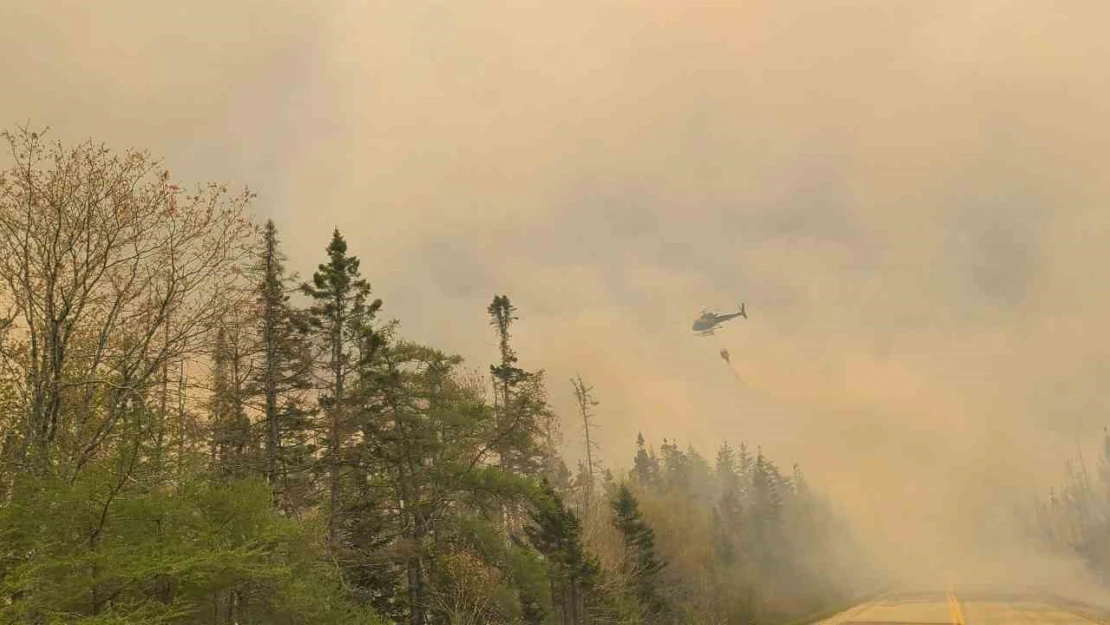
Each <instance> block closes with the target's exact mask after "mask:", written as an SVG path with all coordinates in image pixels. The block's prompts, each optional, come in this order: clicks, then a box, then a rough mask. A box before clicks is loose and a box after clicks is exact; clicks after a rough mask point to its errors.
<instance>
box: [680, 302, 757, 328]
mask: <svg viewBox="0 0 1110 625" xmlns="http://www.w3.org/2000/svg"><path fill="white" fill-rule="evenodd" d="M736 317H743V318H745V319H747V318H748V313H747V312H745V310H744V304H742V303H741V304H740V310H739V311H738V312H734V313H729V314H725V315H719V314H717V313H711V312H709V311H707V310H702V311H701V315H699V316H698V318H697V319H695V320H694V325H693V327H692V328H691V329H692V330H694V332H697V333H698V334H699V335H701V336H711V335H712V334H713V331H714V330H716V329H717V328H718V327H720V325H721V324H722V323H724V322H726V321H728V320H729V319H735V318H736Z"/></svg>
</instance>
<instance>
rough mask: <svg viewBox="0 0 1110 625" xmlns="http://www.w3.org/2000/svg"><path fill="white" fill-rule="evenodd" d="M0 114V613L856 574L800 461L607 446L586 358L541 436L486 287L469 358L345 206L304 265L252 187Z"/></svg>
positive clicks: (552, 614) (292, 603)
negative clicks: (468, 361)
mask: <svg viewBox="0 0 1110 625" xmlns="http://www.w3.org/2000/svg"><path fill="white" fill-rule="evenodd" d="M4 139H5V140H6V142H7V144H8V146H9V147H10V150H11V156H12V162H13V165H12V167H11V168H10V169H9V170H8V171H6V172H4V173H3V174H2V175H0V304H2V306H0V312H2V314H3V317H2V319H0V329H2V334H0V432H2V439H0V620H2V621H3V622H10V623H28V624H31V623H55V622H66V623H84V624H89V625H91V624H94V623H95V624H108V623H112V624H121V623H136V624H138V623H166V624H169V623H216V624H219V623H242V624H245V623H276V624H281V623H290V624H292V623H339V624H342V623H350V624H355V623H386V622H395V623H410V624H412V625H422V624H431V623H435V624H452V625H455V624H458V625H463V624H477V623H534V624H539V623H562V624H582V623H598V624H601V623H629V624H631V623H644V624H665V623H729V622H737V623H747V622H758V623H772V622H776V621H779V620H783V619H787V618H789V617H791V616H796V615H798V614H802V613H805V612H808V611H811V610H816V609H820V608H823V607H826V606H828V605H830V604H833V603H836V602H838V601H840V600H842V599H843V598H844V597H846V596H847V595H848V594H850V593H851V592H853V591H855V590H856V589H854V588H851V587H848V586H846V585H844V584H843V583H842V582H843V581H844V580H843V579H842V578H841V576H840V575H838V571H837V566H836V563H837V562H839V561H844V560H845V559H846V558H850V557H852V556H853V553H852V550H851V547H850V545H851V543H850V540H849V535H848V532H847V531H846V529H845V528H844V527H843V525H842V524H841V523H840V522H839V521H838V519H837V518H836V517H835V516H834V515H833V514H831V513H830V511H829V507H828V505H827V504H826V502H825V501H823V500H822V498H821V497H819V496H817V495H816V494H815V493H814V492H812V491H811V490H810V489H809V488H808V486H807V483H806V481H805V479H804V477H803V475H802V473H801V470H800V469H799V468H798V467H796V466H795V467H794V468H793V470H792V471H790V472H789V473H788V474H785V473H783V472H782V471H781V470H780V468H779V467H778V466H777V465H776V464H775V463H774V462H773V461H772V460H771V459H769V458H767V457H766V456H765V455H764V454H763V453H762V452H761V451H760V450H759V449H758V448H755V449H754V450H753V449H751V448H749V447H747V446H746V445H744V444H739V445H738V446H736V447H732V446H730V445H729V444H727V443H722V445H721V447H720V448H719V449H718V450H717V451H716V454H715V456H714V458H713V459H712V460H709V459H707V458H705V457H703V456H702V455H700V454H699V452H698V451H696V450H694V449H691V448H687V449H682V448H680V447H679V446H678V444H677V443H676V442H674V441H669V440H666V439H664V440H663V441H662V443H661V444H660V446H659V448H658V452H656V451H655V449H654V448H653V447H652V446H651V445H650V444H648V442H647V441H646V440H644V439H643V437H640V439H639V440H638V441H637V443H638V446H637V451H636V455H635V457H634V458H631V459H629V460H630V467H631V468H630V469H628V470H623V469H605V468H604V465H603V463H602V462H601V458H602V457H604V454H603V452H604V451H605V450H601V449H598V447H597V445H596V441H595V440H593V438H591V430H592V428H593V427H594V426H595V424H596V423H599V422H603V421H604V419H605V416H604V410H603V408H602V404H601V403H600V401H599V400H598V396H599V395H603V390H599V391H595V390H594V389H593V388H592V387H590V386H588V385H587V384H586V383H585V382H584V381H583V380H581V379H580V378H576V379H575V380H574V383H573V390H574V392H575V397H576V399H577V401H578V406H579V413H578V414H575V415H568V417H567V421H566V423H570V424H581V431H582V432H583V433H584V435H585V436H584V437H583V440H582V441H581V442H580V441H578V440H577V439H575V440H563V438H564V437H563V435H562V433H561V429H562V428H561V427H560V424H561V423H562V421H561V420H560V419H559V417H558V416H557V415H555V414H554V412H553V411H552V410H551V408H550V405H549V392H551V391H549V389H548V388H547V385H546V380H545V377H544V372H543V371H542V370H529V369H528V368H527V358H524V359H523V361H522V360H521V358H520V357H519V356H518V354H517V352H516V351H515V349H514V348H513V341H512V332H514V331H516V330H517V328H518V326H517V322H518V321H519V320H518V318H517V312H518V311H517V310H516V308H515V306H514V305H513V303H512V301H511V299H510V298H509V296H507V295H503V294H498V295H496V296H494V297H493V299H492V302H491V303H490V305H489V308H488V311H487V312H488V313H489V316H490V325H491V329H492V334H493V336H494V337H495V338H496V339H497V340H498V344H499V347H498V351H497V353H494V354H490V358H491V360H492V361H493V362H492V364H490V365H489V369H488V370H487V371H486V372H484V373H479V371H478V370H475V369H472V368H468V367H467V366H465V364H464V362H463V361H462V359H461V358H460V357H458V356H456V355H453V354H450V353H448V352H444V351H441V350H440V349H437V348H435V347H432V346H427V345H420V344H416V343H413V342H411V341H408V340H405V339H404V337H403V335H402V332H401V327H400V324H399V323H397V322H395V321H386V320H385V319H384V318H383V316H382V315H383V314H385V311H387V310H388V303H385V304H383V302H382V301H381V300H379V299H376V298H374V296H373V288H372V283H371V278H372V276H368V275H367V273H369V272H364V269H363V267H362V266H361V265H360V262H359V259H358V256H357V254H356V253H355V251H354V250H351V249H349V247H348V244H347V241H346V239H345V238H344V236H343V235H342V233H340V232H339V231H338V230H336V231H335V232H334V233H333V235H332V237H331V239H330V241H321V242H320V244H321V245H320V251H321V254H320V263H319V265H318V267H317V268H316V269H315V270H314V271H313V272H312V274H311V276H310V277H309V278H308V279H307V280H302V279H301V278H299V277H298V276H297V275H295V274H294V273H291V271H290V269H289V268H288V267H286V259H285V257H284V255H283V254H282V246H281V232H280V231H279V230H278V229H277V227H276V226H275V225H274V223H273V222H270V221H268V222H266V223H265V224H261V225H259V224H256V223H255V222H253V221H252V220H251V218H250V216H249V214H248V212H247V209H248V205H249V203H250V201H251V200H252V196H251V194H249V193H242V194H232V193H230V192H229V191H228V190H227V189H226V188H224V187H221V186H216V185H208V186H200V187H197V188H195V189H186V188H184V187H182V186H179V185H178V184H177V183H175V182H174V181H173V180H172V178H171V177H170V175H169V173H168V172H167V171H166V170H165V169H164V168H163V166H162V165H161V164H160V163H159V162H158V161H157V160H155V159H153V158H151V157H150V156H149V155H148V154H146V153H143V152H135V151H126V152H123V153H116V152H112V151H110V150H108V149H106V148H104V147H102V146H99V145H96V144H94V143H91V142H86V143H82V144H80V145H77V146H73V147H64V146H61V145H57V144H53V143H48V142H47V141H46V140H45V138H44V137H43V136H41V135H40V134H38V133H35V132H32V131H30V130H29V129H26V128H22V129H17V130H15V131H12V132H10V133H6V134H4ZM475 330H478V329H477V328H476V329H475ZM521 331H526V328H524V327H523V326H522V327H521ZM563 444H565V445H576V446H577V445H581V449H583V450H584V452H585V457H586V460H585V462H584V463H583V465H582V466H581V467H580V468H579V470H578V471H577V473H576V474H572V473H571V471H570V470H569V469H568V468H567V466H566V464H565V462H564V460H563V459H562V457H561V455H560V449H561V445H563Z"/></svg>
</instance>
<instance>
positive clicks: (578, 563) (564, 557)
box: [524, 480, 599, 625]
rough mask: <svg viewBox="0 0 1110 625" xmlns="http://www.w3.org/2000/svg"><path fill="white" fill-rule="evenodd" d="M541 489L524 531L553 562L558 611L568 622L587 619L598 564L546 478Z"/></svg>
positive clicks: (574, 623)
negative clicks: (586, 548)
mask: <svg viewBox="0 0 1110 625" xmlns="http://www.w3.org/2000/svg"><path fill="white" fill-rule="evenodd" d="M541 489H542V490H541V497H540V498H539V500H538V501H537V502H536V503H535V504H534V506H533V509H532V511H531V512H530V518H531V524H530V525H527V526H525V528H524V531H525V533H526V534H527V536H528V538H529V540H530V541H531V544H532V545H533V546H534V547H535V548H536V549H537V550H538V551H539V552H540V553H541V554H543V555H544V557H545V558H546V559H547V561H548V563H549V565H550V577H551V587H552V593H551V594H552V603H553V608H554V611H555V613H556V614H557V615H559V617H560V620H561V622H562V623H564V624H566V625H580V624H582V623H586V622H588V614H587V611H588V610H589V606H590V603H591V593H592V592H593V587H594V584H595V581H596V577H597V574H598V571H599V564H598V562H597V560H596V558H594V557H593V556H591V555H589V554H588V553H587V552H586V550H585V547H584V546H583V545H582V539H581V530H580V527H579V521H578V518H577V517H576V516H575V515H574V513H573V512H571V511H570V510H569V509H567V507H566V506H565V505H564V504H563V501H562V499H561V498H560V497H559V494H558V493H557V492H556V491H555V489H554V488H553V487H552V486H551V484H550V483H548V482H547V481H546V480H544V481H543V483H542V485H541Z"/></svg>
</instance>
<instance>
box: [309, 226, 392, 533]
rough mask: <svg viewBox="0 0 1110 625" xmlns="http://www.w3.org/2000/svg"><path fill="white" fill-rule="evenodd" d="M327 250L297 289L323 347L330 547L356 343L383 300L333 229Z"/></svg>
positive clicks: (358, 355) (360, 359)
mask: <svg viewBox="0 0 1110 625" xmlns="http://www.w3.org/2000/svg"><path fill="white" fill-rule="evenodd" d="M327 255H328V261H327V262H325V263H321V264H320V266H319V268H318V269H317V271H316V273H314V274H313V276H312V282H311V283H307V284H304V285H302V287H301V288H302V289H303V291H304V292H305V294H306V295H308V296H309V297H311V298H312V300H313V304H312V307H311V308H310V309H309V313H310V322H311V324H312V327H313V328H315V330H316V333H317V337H318V340H319V341H320V342H321V343H322V344H323V345H324V346H325V347H326V350H327V355H326V356H325V376H324V380H323V385H322V388H321V393H320V405H321V407H322V408H323V411H324V414H325V415H326V418H327V436H326V439H327V453H326V462H327V472H328V502H329V503H328V543H329V544H330V545H331V546H332V547H333V548H334V547H335V546H336V544H337V542H338V538H339V536H338V531H337V530H338V527H339V523H340V516H341V514H342V502H341V497H342V493H341V471H342V466H343V463H344V453H345V445H346V441H347V437H348V434H349V431H350V428H351V425H352V424H351V420H352V415H353V413H354V411H355V408H356V406H357V404H356V402H355V401H353V400H352V397H350V396H349V390H350V389H349V387H350V386H352V382H353V380H351V379H350V378H351V376H352V375H354V374H355V373H356V372H357V371H358V370H359V368H360V367H361V366H363V364H364V361H365V360H366V359H367V358H368V354H367V353H365V351H364V350H361V349H360V348H362V347H364V346H366V345H367V344H368V342H369V341H370V340H371V339H370V337H372V335H373V327H372V325H371V322H372V321H373V319H374V316H375V314H376V313H377V312H378V310H379V309H380V308H381V305H382V302H381V300H380V299H376V300H373V301H370V299H369V298H370V284H369V283H368V282H367V281H366V280H365V279H363V278H362V277H361V274H360V273H359V260H358V258H357V257H355V256H350V255H348V254H347V242H346V241H345V240H344V239H343V236H342V235H340V234H339V230H338V229H336V230H335V231H333V233H332V238H331V242H330V243H329V244H328V247H327Z"/></svg>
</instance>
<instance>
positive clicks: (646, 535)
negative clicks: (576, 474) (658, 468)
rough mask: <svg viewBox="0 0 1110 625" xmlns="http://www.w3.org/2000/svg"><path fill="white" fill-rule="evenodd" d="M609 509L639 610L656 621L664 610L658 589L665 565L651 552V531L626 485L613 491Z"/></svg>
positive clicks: (653, 542) (652, 545) (652, 532)
mask: <svg viewBox="0 0 1110 625" xmlns="http://www.w3.org/2000/svg"><path fill="white" fill-rule="evenodd" d="M612 508H613V525H614V526H615V527H616V528H617V530H618V531H619V532H620V533H621V536H622V538H623V539H624V544H625V548H626V550H627V552H628V555H629V561H628V562H626V564H625V567H626V569H628V570H629V572H630V573H631V575H632V577H633V579H634V583H635V588H636V594H637V597H638V598H639V600H640V604H641V608H642V609H643V610H644V612H645V615H646V616H647V618H648V619H656V618H660V616H661V615H662V614H663V613H664V612H665V610H666V607H667V606H666V603H665V602H664V600H663V598H662V596H661V595H660V593H659V590H658V583H659V581H658V578H659V574H660V572H661V571H662V570H663V568H664V567H665V563H664V562H663V561H662V560H661V559H660V558H659V556H658V554H656V551H655V531H654V530H652V528H651V527H650V526H649V525H648V524H647V522H646V521H645V520H644V518H643V515H642V514H641V513H640V503H639V501H638V500H637V499H636V496H635V495H633V494H632V491H631V490H629V488H628V486H627V485H625V484H622V485H621V486H620V488H619V489H618V490H617V496H616V498H615V499H614V500H613V502H612ZM649 622H653V621H650V620H649Z"/></svg>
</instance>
